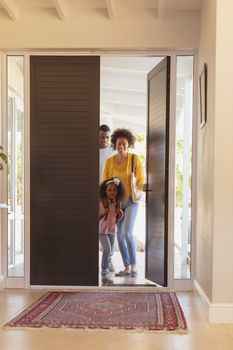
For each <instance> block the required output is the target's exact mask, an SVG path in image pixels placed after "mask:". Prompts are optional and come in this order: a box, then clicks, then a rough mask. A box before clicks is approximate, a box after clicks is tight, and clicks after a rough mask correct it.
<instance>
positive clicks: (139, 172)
mask: <svg viewBox="0 0 233 350" xmlns="http://www.w3.org/2000/svg"><path fill="white" fill-rule="evenodd" d="M132 155H133V154H132V153H128V155H127V158H126V159H125V161H124V162H123V163H122V164H117V163H116V161H115V155H114V156H112V157H110V158H108V159H107V160H106V162H105V168H104V172H103V178H102V180H103V181H104V180H107V179H109V178H111V177H119V179H120V180H121V181H122V182H123V184H124V186H125V189H126V195H127V197H129V196H131V195H132V191H131V164H132ZM134 169H135V173H136V184H137V187H138V188H139V189H143V184H144V170H143V167H142V163H141V161H140V159H139V157H138V155H136V154H135V155H134Z"/></svg>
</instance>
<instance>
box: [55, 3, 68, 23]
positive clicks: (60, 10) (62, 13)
mask: <svg viewBox="0 0 233 350" xmlns="http://www.w3.org/2000/svg"><path fill="white" fill-rule="evenodd" d="M53 5H54V7H55V9H56V11H57V14H58V17H59V18H60V19H61V20H62V21H64V20H65V19H66V18H67V7H66V5H65V2H64V1H63V0H53Z"/></svg>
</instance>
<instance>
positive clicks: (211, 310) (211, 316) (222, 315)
mask: <svg viewBox="0 0 233 350" xmlns="http://www.w3.org/2000/svg"><path fill="white" fill-rule="evenodd" d="M194 288H195V289H196V291H197V292H198V294H199V296H200V297H201V300H202V306H203V311H204V313H205V315H206V318H207V320H208V322H210V323H233V303H211V302H210V300H209V298H208V297H207V296H206V294H205V292H204V291H203V289H202V288H201V286H200V285H199V283H198V282H197V281H196V280H194Z"/></svg>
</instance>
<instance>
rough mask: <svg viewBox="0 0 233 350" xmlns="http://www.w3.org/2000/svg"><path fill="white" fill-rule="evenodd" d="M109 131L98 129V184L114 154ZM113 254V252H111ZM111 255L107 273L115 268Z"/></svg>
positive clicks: (106, 127) (105, 126)
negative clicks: (107, 162)
mask: <svg viewBox="0 0 233 350" xmlns="http://www.w3.org/2000/svg"><path fill="white" fill-rule="evenodd" d="M110 138H111V129H110V128H109V126H108V125H106V124H102V125H100V127H99V150H100V153H99V182H101V181H102V175H103V172H104V166H105V161H106V159H107V158H109V157H111V156H112V155H113V154H114V153H116V152H115V151H114V150H113V149H112V148H111V147H110ZM112 254H113V251H112ZM112 254H111V256H110V263H109V271H110V272H114V271H115V268H114V266H113V264H112Z"/></svg>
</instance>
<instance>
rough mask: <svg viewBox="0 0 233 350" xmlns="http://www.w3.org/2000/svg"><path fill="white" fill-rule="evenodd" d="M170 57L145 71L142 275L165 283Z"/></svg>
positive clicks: (161, 283) (158, 282)
mask: <svg viewBox="0 0 233 350" xmlns="http://www.w3.org/2000/svg"><path fill="white" fill-rule="evenodd" d="M169 90H170V57H165V58H164V59H163V60H162V61H161V62H160V63H159V64H158V65H157V66H156V67H155V68H154V69H153V70H152V71H151V72H150V73H149V74H148V135H147V142H148V147H147V189H146V193H147V196H146V208H147V210H146V272H145V275H146V278H147V279H149V280H151V281H153V282H155V283H157V284H159V285H161V286H166V285H167V249H168V248H167V240H168V136H169V94H170V92H169Z"/></svg>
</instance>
